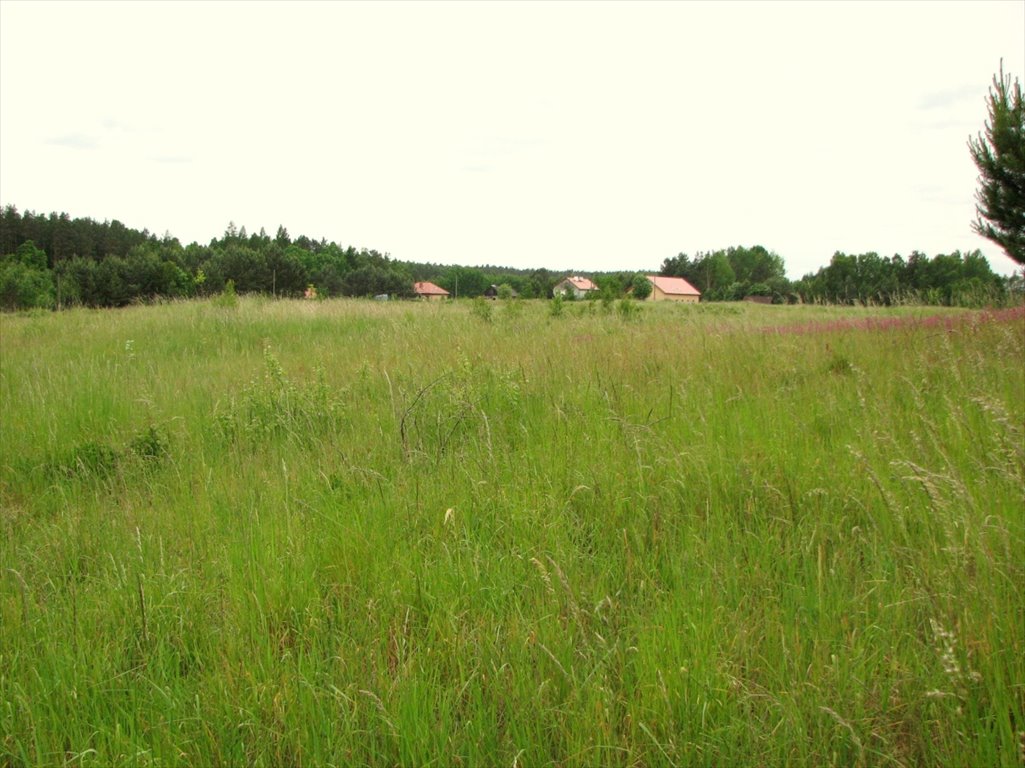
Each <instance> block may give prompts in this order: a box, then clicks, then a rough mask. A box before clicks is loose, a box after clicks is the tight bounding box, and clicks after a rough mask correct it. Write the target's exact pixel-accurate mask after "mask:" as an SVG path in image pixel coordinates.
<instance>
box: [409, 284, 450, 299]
mask: <svg viewBox="0 0 1025 768" xmlns="http://www.w3.org/2000/svg"><path fill="white" fill-rule="evenodd" d="M413 293H415V294H416V295H417V297H418V298H421V299H423V300H425V301H443V300H445V299H447V298H448V297H449V292H448V291H446V290H445V289H444V288H442V287H441V286H440V285H435V284H434V283H429V282H427V281H426V280H425V281H424V282H422V283H413Z"/></svg>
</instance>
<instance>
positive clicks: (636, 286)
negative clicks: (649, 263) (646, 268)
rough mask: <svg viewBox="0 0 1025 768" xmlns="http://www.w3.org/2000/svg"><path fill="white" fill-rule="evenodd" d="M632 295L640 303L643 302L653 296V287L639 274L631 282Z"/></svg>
mask: <svg viewBox="0 0 1025 768" xmlns="http://www.w3.org/2000/svg"><path fill="white" fill-rule="evenodd" d="M630 289H631V291H630V295H631V296H633V298H635V299H637V300H638V301H643V300H644V299H646V298H648V297H649V296H650V295H651V291H652V285H651V281H650V280H648V278H647V277H645V276H644V275H642V274H641V273H640V272H638V273H637V274H636V275H634V276H633V278H631V280H630Z"/></svg>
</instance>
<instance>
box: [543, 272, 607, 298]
mask: <svg viewBox="0 0 1025 768" xmlns="http://www.w3.org/2000/svg"><path fill="white" fill-rule="evenodd" d="M597 290H598V286H597V285H595V284H594V283H592V282H591V281H590V280H588V279H587V278H586V277H576V276H574V277H567V278H564V279H563V280H562V281H560V282H559V283H558V284H557V285H556V286H555V287H554V288H553V289H552V294H553V295H555V296H559V295H562V296H566V295H568V294H572V295H573V298H574V299H582V298H584V297H585V296H587V295H588V294H589V293H591V292H592V291H594V292H597Z"/></svg>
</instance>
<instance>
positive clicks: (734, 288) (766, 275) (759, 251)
mask: <svg viewBox="0 0 1025 768" xmlns="http://www.w3.org/2000/svg"><path fill="white" fill-rule="evenodd" d="M660 274H663V275H668V276H670V277H682V278H684V279H685V280H687V282H689V283H690V284H691V285H693V286H694V287H695V288H697V289H698V290H699V291H701V296H702V298H703V299H704V300H712V301H739V300H741V299H743V298H744V297H745V296H751V295H761V296H765V295H773V296H776V295H777V294H778V295H779V296H780V297H782V296H784V295H785V294H786V293H787V290H788V287H789V283H788V282H787V280H786V268H785V265H784V263H783V259H782V257H780V256H779V255H778V254H776V253H773V252H772V251H768V250H766V249H765V248H763V247H762V246H760V245H755V246H753V247H751V248H746V247H743V246H740V247H733V248H727V249H725V250H718V251H712V252H710V253H698V254H697V256H695V257H694V259H693V260H691V259H690V257H689V256H687V254H685V253H680V254H679V255H677V256H675V257H673V258H670V259H666V260H665V261H663V262H662V269H661V272H660ZM766 290H767V291H769V293H759V291H766Z"/></svg>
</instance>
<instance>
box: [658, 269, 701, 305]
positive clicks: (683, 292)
mask: <svg viewBox="0 0 1025 768" xmlns="http://www.w3.org/2000/svg"><path fill="white" fill-rule="evenodd" d="M645 277H647V278H648V281H649V282H650V283H651V295H650V296H648V301H683V302H686V303H689V304H696V303H697V302H698V300H699V299H700V298H701V291H699V290H698V289H697V288H695V287H694V286H693V285H691V284H690V283H688V282H687V281H686V280H684V279H683V278H682V277H663V276H662V275H645Z"/></svg>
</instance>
